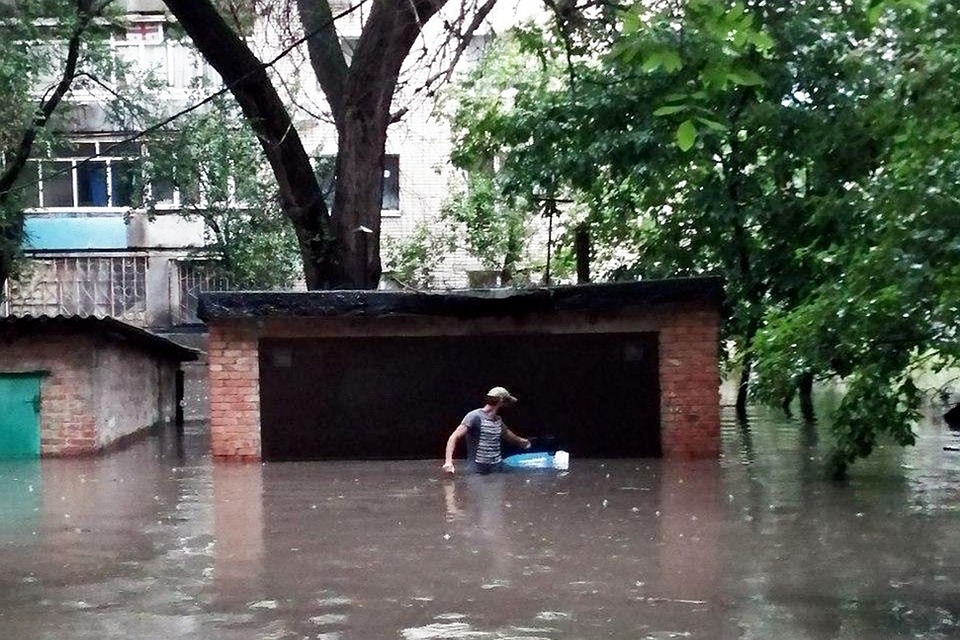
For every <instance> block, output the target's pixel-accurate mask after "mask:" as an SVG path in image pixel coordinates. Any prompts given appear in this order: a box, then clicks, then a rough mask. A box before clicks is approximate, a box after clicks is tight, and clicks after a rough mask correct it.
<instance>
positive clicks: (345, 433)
mask: <svg viewBox="0 0 960 640" xmlns="http://www.w3.org/2000/svg"><path fill="white" fill-rule="evenodd" d="M494 385H503V386H506V387H507V388H509V389H510V390H511V392H513V393H514V395H516V396H517V397H518V398H519V400H520V402H519V403H518V404H517V406H516V407H514V408H513V409H512V410H511V411H510V412H509V413H508V414H507V415H505V416H504V420H505V422H506V424H507V425H508V426H510V427H511V428H512V429H514V430H515V431H516V432H517V433H518V434H521V435H538V436H544V435H552V436H556V437H557V438H558V439H559V440H560V442H562V443H563V445H564V446H565V447H566V448H568V449H569V450H570V451H571V452H572V453H573V454H574V455H577V456H591V457H635V456H655V455H659V453H660V438H659V390H658V385H657V339H656V334H653V333H636V334H575V335H570V334H564V335H552V334H551V335H490V336H476V337H428V338H335V339H334V338H330V339H327V338H317V339H313V338H310V339H264V340H262V341H261V343H260V393H261V429H262V443H263V444H262V446H263V456H264V458H265V459H267V460H284V459H314V458H353V459H367V458H393V459H397V458H440V457H442V455H443V446H444V442H445V440H446V437H447V435H449V433H450V431H451V430H452V429H453V428H454V427H456V426H457V425H458V424H459V422H460V419H461V418H462V417H463V415H464V414H465V413H466V412H467V411H469V410H471V409H475V408H477V407H479V406H480V405H481V404H482V399H483V394H484V393H486V391H487V390H488V389H489V388H490V387H492V386H494Z"/></svg>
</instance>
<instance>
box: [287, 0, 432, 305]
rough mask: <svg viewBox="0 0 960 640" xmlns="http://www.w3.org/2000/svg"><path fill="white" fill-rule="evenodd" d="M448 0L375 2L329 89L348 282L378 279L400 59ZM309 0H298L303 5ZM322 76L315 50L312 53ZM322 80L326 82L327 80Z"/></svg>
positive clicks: (337, 211)
mask: <svg viewBox="0 0 960 640" xmlns="http://www.w3.org/2000/svg"><path fill="white" fill-rule="evenodd" d="M445 2H446V0H415V1H406V2H376V3H374V4H373V7H372V8H371V11H370V16H369V17H368V18H367V22H366V24H365V25H364V28H363V32H362V33H361V35H360V40H359V42H358V43H357V48H356V51H355V52H354V56H353V60H352V61H351V63H350V68H349V70H348V71H347V77H346V81H345V82H344V85H343V95H342V96H336V95H331V94H329V93H327V100H328V102H330V104H331V109H332V111H333V113H334V114H335V116H337V114H339V116H337V117H336V123H337V134H338V136H339V140H338V149H337V173H336V193H335V195H334V201H333V211H334V225H335V228H336V236H337V241H338V243H339V248H340V250H339V254H340V256H341V261H340V265H339V266H340V270H341V271H340V273H339V278H340V280H342V281H343V282H344V283H351V284H356V285H359V286H362V287H375V286H376V285H377V283H378V282H379V280H380V272H381V265H380V206H381V200H382V196H383V158H384V146H385V144H386V141H387V127H389V126H390V122H391V117H390V107H391V104H392V102H393V94H394V91H395V90H396V88H397V79H398V78H399V75H400V67H401V66H402V64H403V61H404V60H405V59H406V57H407V54H409V52H410V49H411V48H412V47H413V44H414V43H415V42H416V39H417V37H418V36H419V35H420V30H421V27H422V25H423V24H424V23H425V22H426V21H427V20H429V19H430V18H431V17H432V16H433V15H434V14H435V13H436V12H437V11H438V10H439V9H440V7H442V6H443V4H444V3H445ZM303 4H304V2H303V0H301V7H302V5H303ZM311 61H312V62H313V64H314V69H315V71H316V72H317V76H318V77H322V76H321V73H320V71H319V70H317V63H318V57H317V56H311ZM331 82H332V81H330V80H327V81H325V82H324V90H325V91H327V89H326V86H325V85H327V84H331Z"/></svg>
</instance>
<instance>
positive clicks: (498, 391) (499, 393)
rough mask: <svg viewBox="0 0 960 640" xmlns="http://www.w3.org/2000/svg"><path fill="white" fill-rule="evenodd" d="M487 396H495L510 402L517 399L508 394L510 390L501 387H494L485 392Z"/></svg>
mask: <svg viewBox="0 0 960 640" xmlns="http://www.w3.org/2000/svg"><path fill="white" fill-rule="evenodd" d="M487 397H488V398H497V399H498V400H508V401H510V402H516V401H517V399H516V398H514V397H513V396H512V395H510V392H509V391H507V390H506V389H504V388H503V387H494V388H493V389H490V391H488V392H487Z"/></svg>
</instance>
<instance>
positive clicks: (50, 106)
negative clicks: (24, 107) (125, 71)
mask: <svg viewBox="0 0 960 640" xmlns="http://www.w3.org/2000/svg"><path fill="white" fill-rule="evenodd" d="M108 4H109V2H105V3H103V4H101V5H100V6H99V7H95V6H94V3H93V2H92V0H77V3H76V11H77V24H76V26H75V27H74V28H73V31H72V32H71V34H70V39H69V40H68V42H67V58H66V61H65V62H64V67H63V73H62V74H61V75H60V81H59V82H57V85H56V88H54V89H53V93H50V91H49V90H48V91H47V93H45V94H44V96H43V98H41V100H40V104H39V105H38V107H37V111H36V113H35V114H34V117H33V121H32V122H31V123H30V126H29V127H27V129H26V131H24V133H23V136H22V137H21V138H20V143H19V144H18V145H17V148H16V150H15V151H14V152H13V153H12V154H7V156H6V158H5V159H6V160H7V163H6V167H5V168H4V170H3V173H2V174H0V202H4V201H6V200H7V198H8V197H9V193H10V189H11V188H12V187H13V185H14V183H15V182H16V180H17V177H18V176H19V175H20V172H21V171H22V170H23V168H24V166H26V164H27V160H28V159H29V158H30V152H31V151H33V143H34V142H35V141H36V139H37V135H39V133H40V131H41V130H42V129H43V128H44V127H45V126H46V125H47V122H49V120H50V118H51V117H52V116H53V112H54V111H56V109H57V107H58V106H60V103H61V102H62V101H63V98H64V96H66V95H67V92H69V91H70V87H71V85H72V84H73V81H74V79H75V78H76V77H77V63H78V61H79V60H80V44H81V40H82V38H83V33H84V32H85V31H86V29H87V27H88V26H89V25H90V23H91V21H92V20H93V19H94V18H95V17H96V16H98V15H99V14H100V13H101V12H102V11H103V9H105V8H106V7H107V5H108Z"/></svg>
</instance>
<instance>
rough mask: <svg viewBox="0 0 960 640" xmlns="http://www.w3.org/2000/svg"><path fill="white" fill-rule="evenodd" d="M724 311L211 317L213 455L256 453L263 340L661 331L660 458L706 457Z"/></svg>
mask: <svg viewBox="0 0 960 640" xmlns="http://www.w3.org/2000/svg"><path fill="white" fill-rule="evenodd" d="M719 320H720V317H719V313H718V312H717V311H716V310H715V309H713V308H711V307H710V306H709V305H705V304H700V303H688V304H671V305H661V306H658V307H654V308H651V309H649V310H644V311H629V312H624V313H622V314H620V315H619V316H617V317H607V318H598V317H596V316H592V315H591V314H589V313H564V314H560V315H549V316H539V315H536V314H531V315H529V316H523V317H512V318H479V319H473V320H457V319H452V318H387V319H382V320H371V319H363V318H353V319H351V318H335V319H312V318H311V319H257V320H256V321H252V320H251V321H243V320H240V321H225V320H217V321H212V322H210V349H209V352H208V359H209V371H210V407H211V412H210V431H211V441H212V449H213V455H214V456H215V457H218V458H230V459H238V460H258V459H260V456H261V446H260V443H261V440H260V381H259V362H258V341H259V339H260V338H261V337H267V336H269V337H274V338H297V337H374V336H436V335H491V334H492V335H495V334H497V333H501V334H502V333H509V334H525V333H526V334H534V333H604V332H610V333H618V332H620V333H622V332H643V331H656V332H658V334H659V383H660V434H661V436H660V437H661V446H662V451H663V456H664V457H665V458H670V459H685V458H710V457H716V456H717V455H718V454H719V451H720V395H719V386H720V374H719V368H718V341H717V340H718V327H719Z"/></svg>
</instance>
